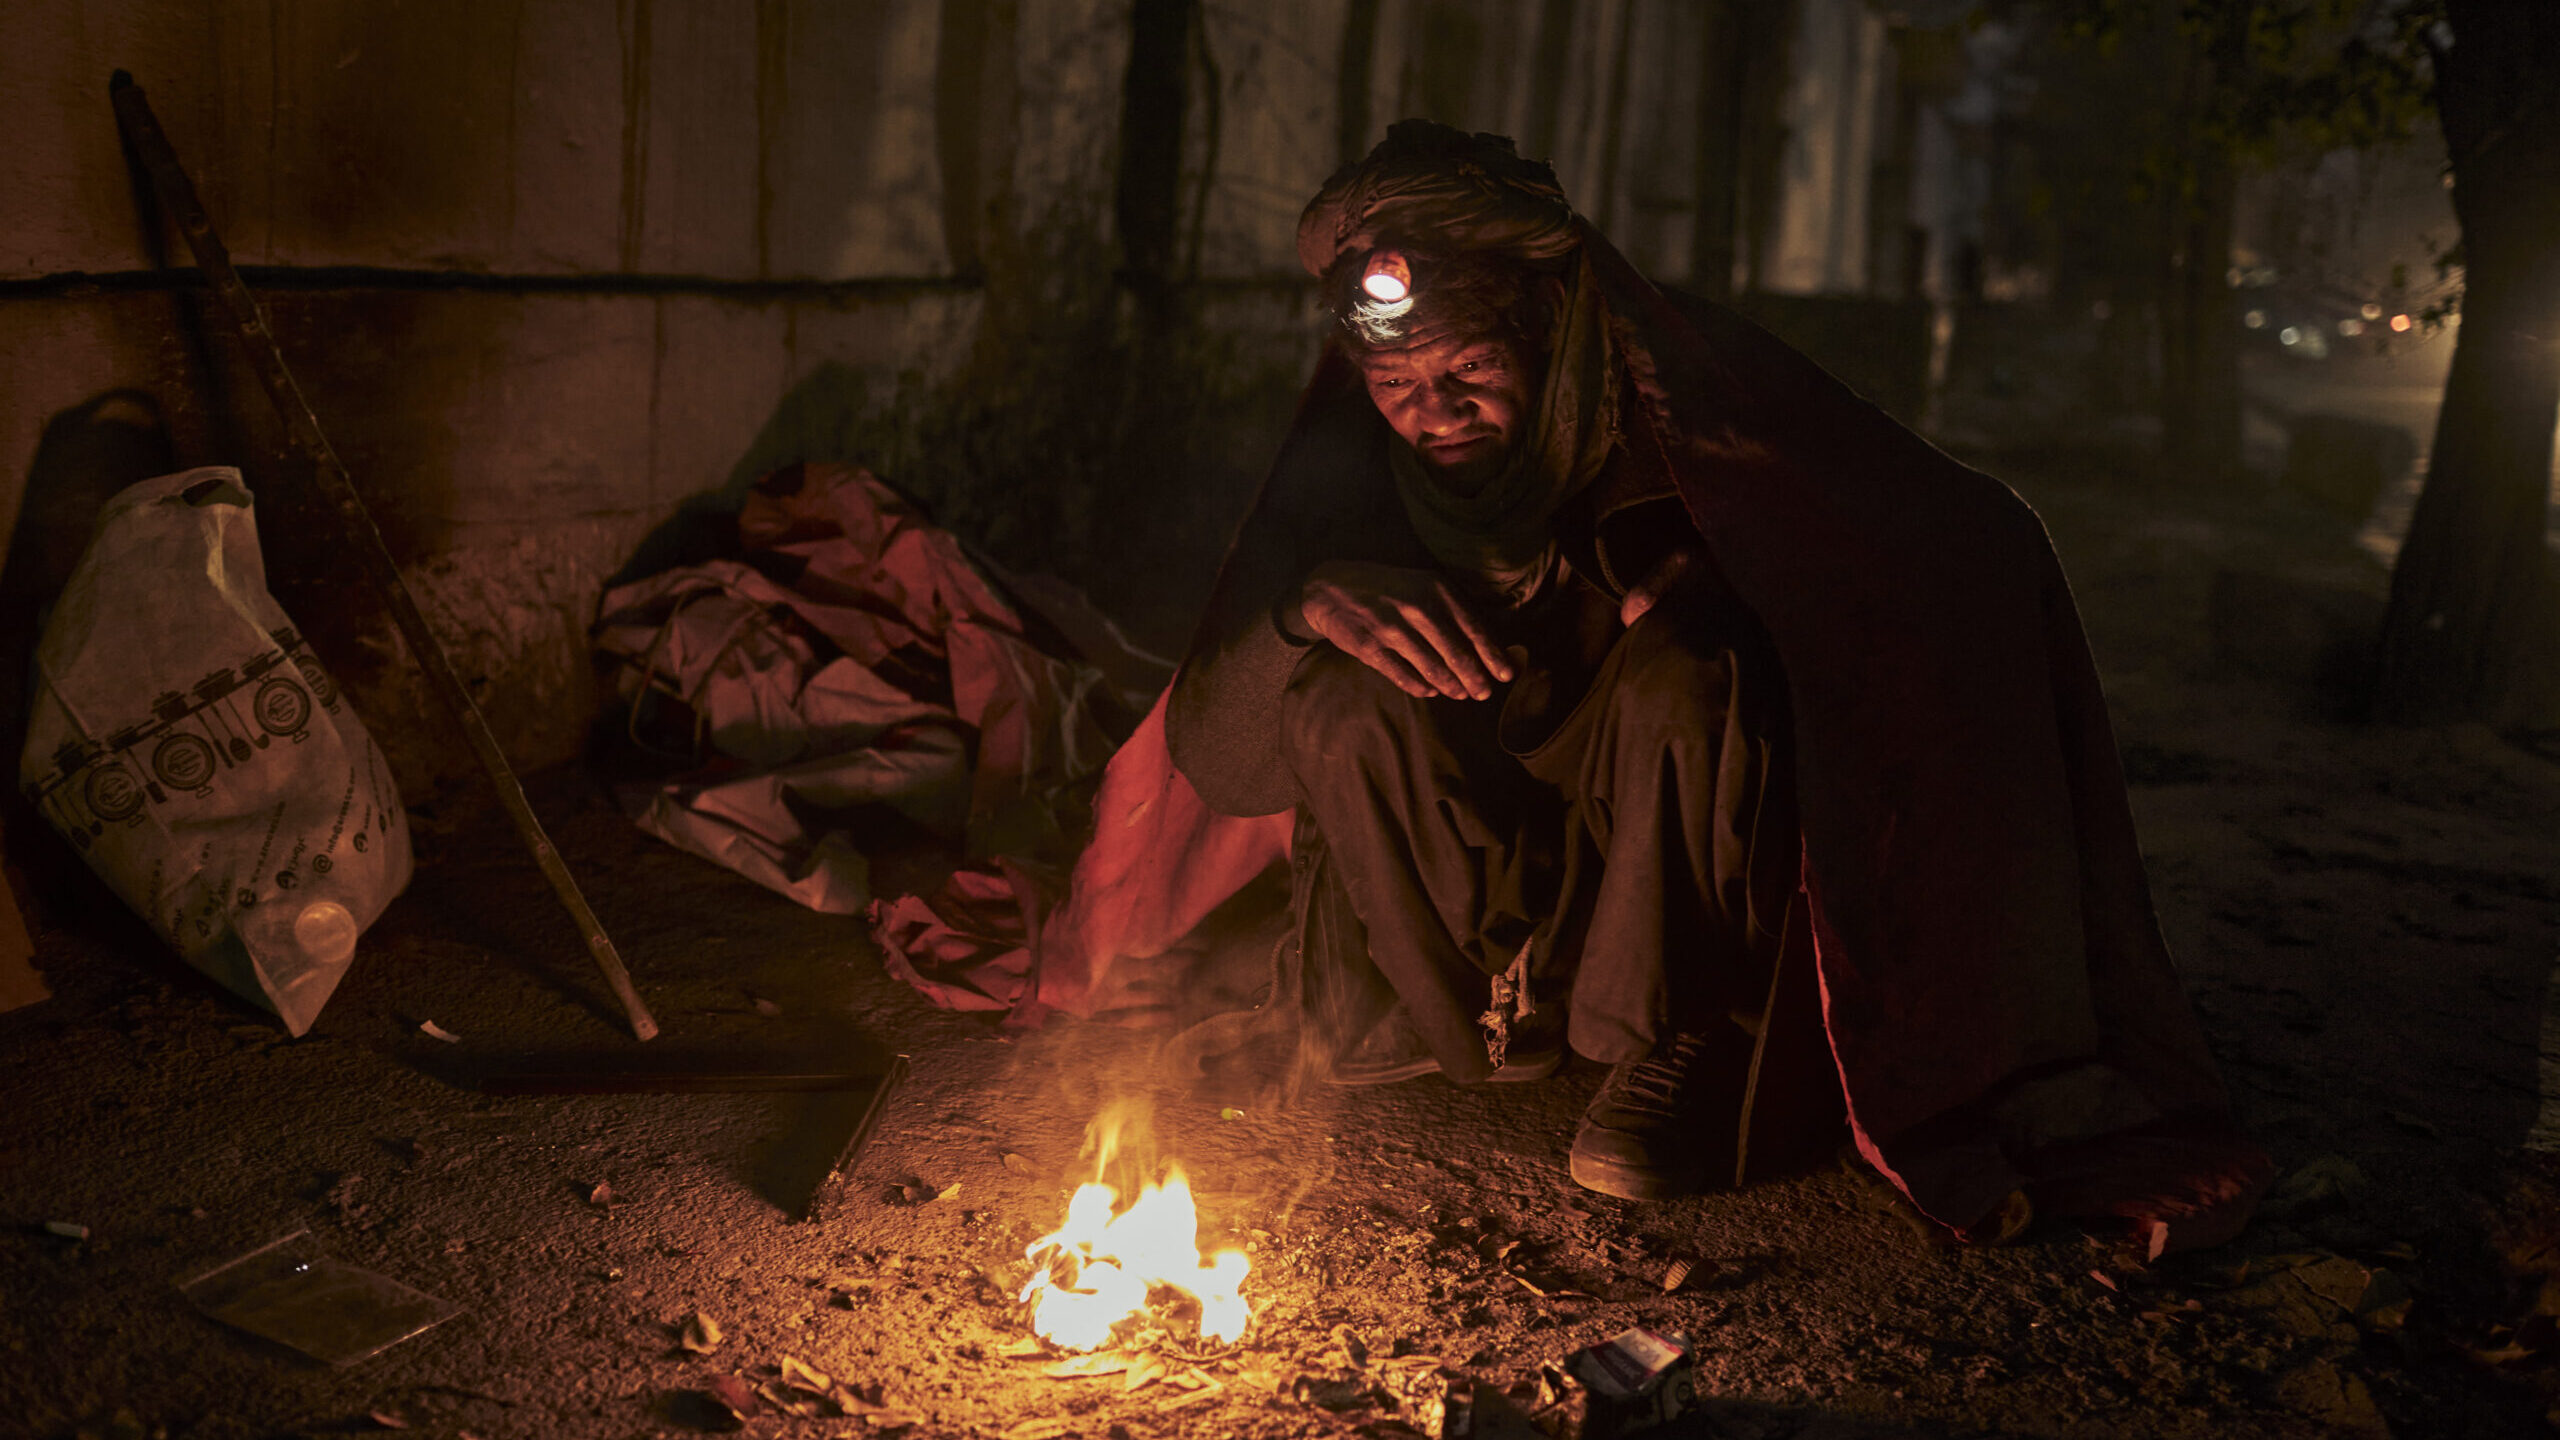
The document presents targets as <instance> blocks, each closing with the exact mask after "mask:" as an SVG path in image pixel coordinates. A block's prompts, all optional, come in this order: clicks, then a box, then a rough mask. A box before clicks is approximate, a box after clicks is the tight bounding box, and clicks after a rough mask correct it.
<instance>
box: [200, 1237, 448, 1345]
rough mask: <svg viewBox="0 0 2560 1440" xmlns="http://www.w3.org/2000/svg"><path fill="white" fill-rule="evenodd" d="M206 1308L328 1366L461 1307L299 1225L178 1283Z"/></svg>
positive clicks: (438, 1322) (419, 1328)
mask: <svg viewBox="0 0 2560 1440" xmlns="http://www.w3.org/2000/svg"><path fill="white" fill-rule="evenodd" d="M178 1291H179V1293H180V1294H182V1295H184V1296H186V1297H187V1300H188V1303H190V1304H192V1305H194V1306H195V1307H196V1308H197V1309H198V1310H200V1311H202V1312H203V1313H205V1314H206V1315H209V1316H211V1317H213V1318H214V1319H216V1320H219V1321H221V1322H222V1323H224V1324H226V1325H231V1326H235V1327H237V1328H239V1329H242V1330H246V1331H248V1332H249V1333H250V1334H252V1335H257V1336H260V1337H262V1338H264V1339H268V1340H272V1341H275V1342H276V1343H278V1344H280V1345H286V1346H290V1347H291V1348H293V1349H295V1350H299V1351H301V1352H302V1353H303V1354H305V1355H308V1356H310V1357H312V1358H313V1359H315V1360H319V1361H322V1362H324V1363H327V1364H331V1365H352V1364H354V1363H355V1362H356V1361H359V1360H363V1359H367V1358H369V1357H371V1356H374V1355H378V1354H380V1353H382V1352H383V1351H385V1350H388V1349H390V1348H391V1347H392V1346H394V1345H396V1344H398V1343H400V1342H401V1341H403V1340H406V1339H409V1338H410V1337H411V1336H414V1335H418V1334H422V1333H424V1332H425V1331H427V1330H429V1329H431V1328H433V1327H435V1326H437V1325H441V1324H443V1323H444V1322H445V1321H447V1320H450V1319H452V1318H453V1317H454V1316H456V1315H459V1314H461V1313H462V1310H461V1307H460V1306H458V1305H455V1304H453V1303H451V1302H450V1301H446V1300H441V1299H438V1298H437V1297H435V1296H433V1295H429V1294H426V1293H424V1292H423V1291H418V1290H413V1289H411V1288H410V1287H408V1286H406V1285H403V1284H401V1283H400V1282H399V1281H397V1280H394V1279H392V1278H391V1277H390V1276H387V1275H381V1274H377V1273H375V1272H373V1271H371V1270H365V1269H361V1268H359V1267H357V1266H354V1265H347V1264H342V1263H340V1262H339V1261H337V1260H333V1259H331V1258H330V1257H329V1256H328V1255H327V1254H326V1253H325V1252H323V1251H321V1250H320V1249H319V1248H318V1247H317V1246H316V1245H314V1244H313V1242H312V1240H311V1233H310V1232H309V1231H307V1230H297V1231H295V1232H294V1233H292V1234H290V1235H287V1236H285V1237H284V1238H283V1239H281V1240H275V1241H271V1242H269V1243H267V1244H265V1245H262V1246H260V1247H258V1248H257V1249H255V1250H252V1251H250V1252H249V1253H248V1254H246V1255H242V1256H240V1257H238V1258H237V1259H234V1260H230V1261H226V1262H224V1263H223V1264H221V1265H218V1266H216V1267H214V1268H213V1269H211V1270H209V1271H206V1272H205V1273H204V1274H202V1275H198V1276H196V1277H195V1278H194V1279H192V1280H188V1281H185V1282H183V1283H181V1284H180V1285H179V1286H178Z"/></svg>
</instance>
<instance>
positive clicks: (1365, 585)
mask: <svg viewBox="0 0 2560 1440" xmlns="http://www.w3.org/2000/svg"><path fill="white" fill-rule="evenodd" d="M1298 614H1299V615H1300V616H1301V617H1302V618H1303V620H1304V622H1305V625H1306V630H1305V633H1307V634H1309V635H1313V636H1315V637H1316V638H1318V639H1321V640H1325V641H1329V642H1330V643H1331V644H1332V645H1333V646H1334V648H1336V649H1338V650H1340V651H1341V652H1342V653H1343V654H1345V655H1348V656H1350V657H1351V658H1353V659H1355V660H1357V661H1359V662H1360V663H1361V664H1363V665H1366V666H1368V667H1369V668H1370V669H1372V670H1375V671H1377V672H1378V673H1379V674H1381V675H1384V676H1386V677H1387V678H1388V679H1389V680H1392V681H1394V682H1395V685H1396V688H1398V689H1400V690H1402V691H1404V692H1405V693H1406V694H1408V695H1411V696H1414V697H1415V698H1417V699H1423V700H1428V699H1431V698H1432V697H1434V696H1442V697H1446V698H1448V699H1451V700H1488V699H1491V698H1492V697H1493V687H1494V685H1495V683H1496V682H1498V681H1507V680H1509V679H1510V678H1511V662H1510V661H1508V660H1506V659H1504V658H1503V655H1502V651H1501V650H1499V649H1498V648H1496V647H1495V645H1494V643H1493V637H1492V636H1491V635H1489V634H1487V633H1486V632H1485V628H1484V626H1483V625H1482V624H1480V623H1478V621H1477V620H1476V617H1475V616H1474V615H1473V614H1470V613H1469V612H1468V610H1467V607H1466V605H1465V604H1464V603H1463V602H1461V601H1460V600H1459V599H1458V597H1457V595H1456V594H1455V593H1454V592H1453V591H1451V590H1450V588H1449V585H1448V582H1447V581H1445V580H1443V579H1441V578H1440V577H1439V576H1438V575H1436V574H1433V573H1432V572H1431V571H1428V570H1406V569H1402V568H1400V567H1397V566H1393V565H1372V564H1368V563H1365V562H1361V561H1351V560H1338V561H1332V562H1329V563H1326V564H1323V565H1319V566H1317V567H1316V568H1315V570H1314V571H1312V572H1311V573H1310V574H1309V575H1308V576H1307V578H1306V581H1305V583H1303V584H1301V585H1300V586H1299V587H1298Z"/></svg>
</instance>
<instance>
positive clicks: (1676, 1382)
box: [1540, 1326, 1698, 1440]
mask: <svg viewBox="0 0 2560 1440" xmlns="http://www.w3.org/2000/svg"><path fill="white" fill-rule="evenodd" d="M1691 1372H1692V1365H1691V1360H1690V1355H1689V1343H1688V1341H1687V1340H1686V1339H1684V1338H1683V1337H1681V1336H1678V1335H1668V1334H1664V1333H1663V1332H1661V1331H1658V1330H1648V1329H1645V1328H1644V1327H1642V1326H1631V1327H1629V1328H1628V1329H1625V1330H1622V1331H1620V1332H1619V1333H1618V1334H1617V1335H1615V1336H1613V1337H1611V1338H1610V1339H1608V1340H1606V1341H1604V1342H1602V1343H1600V1344H1598V1345H1594V1346H1592V1347H1590V1348H1589V1349H1587V1350H1577V1351H1575V1352H1574V1353H1573V1354H1572V1355H1570V1356H1567V1357H1566V1359H1565V1362H1564V1369H1563V1374H1562V1375H1561V1376H1557V1375H1555V1373H1554V1367H1552V1366H1550V1367H1547V1368H1546V1369H1545V1370H1544V1371H1542V1372H1541V1376H1540V1379H1541V1384H1540V1390H1541V1392H1542V1393H1541V1396H1540V1398H1541V1399H1542V1400H1544V1399H1545V1398H1546V1394H1547V1393H1548V1392H1552V1393H1553V1394H1554V1403H1555V1404H1556V1405H1557V1406H1558V1407H1559V1410H1560V1413H1561V1418H1562V1420H1563V1421H1564V1430H1563V1432H1562V1433H1564V1434H1568V1435H1576V1436H1586V1437H1592V1440H1599V1437H1603V1436H1617V1435H1628V1434H1633V1433H1636V1432H1638V1431H1642V1430H1645V1429H1649V1428H1651V1427H1653V1426H1656V1425H1662V1424H1667V1423H1669V1422H1670V1421H1672V1420H1675V1419H1677V1418H1679V1417H1680V1416H1681V1415H1683V1414H1685V1413H1687V1411H1688V1410H1689V1409H1690V1407H1691V1406H1692V1405H1694V1404H1695V1403H1696V1402H1697V1393H1698V1392H1697V1384H1696V1381H1695V1378H1694V1376H1693V1375H1692V1373H1691Z"/></svg>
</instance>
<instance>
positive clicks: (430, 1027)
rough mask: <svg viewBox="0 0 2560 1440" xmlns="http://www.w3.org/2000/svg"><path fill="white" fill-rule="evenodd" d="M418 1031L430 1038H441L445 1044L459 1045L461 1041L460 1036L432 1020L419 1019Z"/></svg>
mask: <svg viewBox="0 0 2560 1440" xmlns="http://www.w3.org/2000/svg"><path fill="white" fill-rule="evenodd" d="M418 1033H419V1034H421V1035H424V1036H426V1037H427V1038H428V1039H430V1040H441V1041H443V1042H444V1043H446V1044H447V1045H459V1044H461V1043H462V1037H461V1036H459V1035H456V1034H454V1033H453V1032H452V1031H450V1030H447V1029H446V1028H444V1027H443V1026H441V1025H439V1024H437V1023H436V1022H434V1021H433V1020H421V1021H419V1022H418Z"/></svg>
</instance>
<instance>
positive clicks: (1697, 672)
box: [1609, 609, 1734, 739]
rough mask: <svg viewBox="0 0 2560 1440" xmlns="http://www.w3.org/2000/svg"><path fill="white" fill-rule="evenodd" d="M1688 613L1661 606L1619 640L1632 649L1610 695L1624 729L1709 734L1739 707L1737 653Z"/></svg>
mask: <svg viewBox="0 0 2560 1440" xmlns="http://www.w3.org/2000/svg"><path fill="white" fill-rule="evenodd" d="M1682 618H1683V617H1681V616H1679V615H1677V614H1674V613H1670V612H1668V611H1666V610H1661V609H1657V610H1654V611H1652V612H1650V613H1648V614H1646V615H1645V616H1644V617H1643V618H1642V619H1640V620H1638V621H1637V622H1636V623H1635V625H1634V626H1633V627H1631V628H1630V629H1629V630H1628V631H1627V633H1626V634H1625V635H1624V636H1622V637H1620V639H1619V641H1618V643H1619V644H1620V645H1621V646H1624V647H1626V654H1625V655H1624V656H1623V657H1622V658H1621V661H1620V664H1619V666H1618V670H1617V675H1616V679H1615V684H1614V686H1613V688H1612V691H1611V694H1610V696H1609V704H1610V707H1611V709H1612V710H1613V712H1614V717H1613V718H1614V719H1615V720H1616V721H1617V726H1618V728H1619V729H1621V730H1625V729H1628V728H1635V729H1640V730H1643V731H1646V732H1650V733H1655V734H1668V735H1677V736H1687V737H1695V738H1698V739H1705V738H1708V737H1711V736H1713V735H1715V734H1717V733H1718V732H1720V731H1722V730H1723V728H1724V725H1725V720H1726V717H1727V716H1728V715H1729V714H1730V713H1731V711H1732V707H1733V685H1734V675H1733V653H1732V651H1730V650H1728V649H1726V648H1725V647H1723V646H1722V645H1719V644H1718V643H1717V642H1716V639H1715V637H1714V636H1712V635H1707V634H1704V633H1702V632H1701V630H1700V627H1698V626H1696V625H1695V624H1682V623H1680V621H1681V619H1682Z"/></svg>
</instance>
